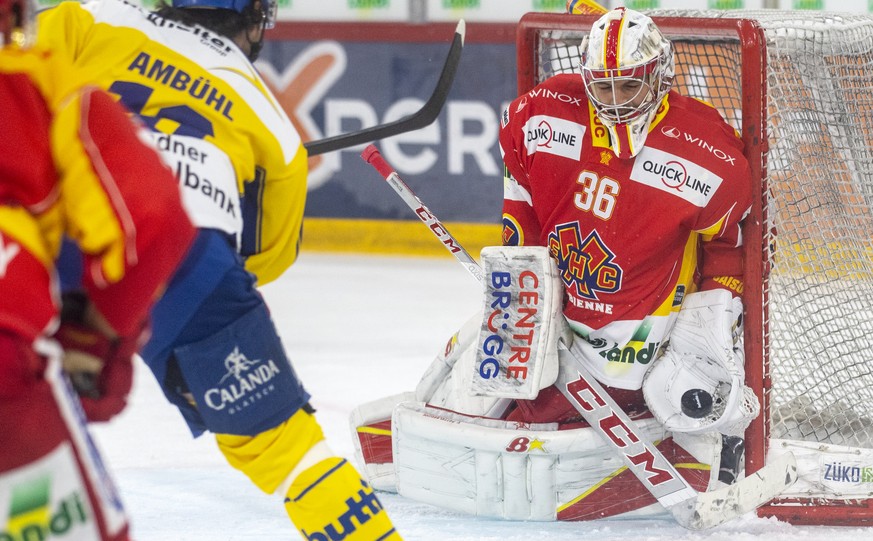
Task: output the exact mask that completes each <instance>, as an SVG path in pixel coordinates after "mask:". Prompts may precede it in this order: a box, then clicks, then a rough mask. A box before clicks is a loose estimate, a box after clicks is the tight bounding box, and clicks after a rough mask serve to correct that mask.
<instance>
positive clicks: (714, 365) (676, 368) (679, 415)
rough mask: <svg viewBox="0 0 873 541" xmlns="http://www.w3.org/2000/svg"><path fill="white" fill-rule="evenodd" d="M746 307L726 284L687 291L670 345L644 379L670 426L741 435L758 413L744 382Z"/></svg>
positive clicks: (654, 407)
mask: <svg viewBox="0 0 873 541" xmlns="http://www.w3.org/2000/svg"><path fill="white" fill-rule="evenodd" d="M742 313H743V307H742V303H741V302H740V299H738V298H734V297H733V296H732V295H731V293H730V292H729V291H726V290H722V289H719V290H711V291H702V292H697V293H692V294H690V295H688V296H687V297H686V299H685V302H684V303H683V304H682V309H681V310H680V311H679V315H678V317H677V319H676V325H675V327H674V328H673V331H672V333H671V334H670V342H669V344H668V345H667V349H666V351H665V352H664V354H663V355H662V356H661V357H660V358H659V359H657V360H656V361H655V363H654V364H653V366H652V368H651V369H650V370H649V372H648V373H647V374H646V378H645V380H644V381H643V395H644V396H645V399H646V403H647V405H648V406H649V409H650V410H651V412H652V414H653V415H654V416H655V418H656V419H657V420H658V421H660V422H661V423H662V424H664V426H665V427H666V428H667V429H668V430H670V431H671V432H684V433H688V434H700V433H704V432H720V433H722V434H726V435H728V436H742V435H743V433H744V432H745V430H746V427H748V426H749V423H751V422H752V420H753V419H754V418H755V417H757V416H758V412H759V411H760V406H759V404H758V399H757V397H756V396H755V393H754V391H752V389H751V388H749V387H747V386H746V385H745V383H744V382H745V368H744V362H745V355H744V354H743V347H742V323H741V318H742Z"/></svg>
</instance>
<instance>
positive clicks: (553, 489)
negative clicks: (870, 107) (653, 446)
mask: <svg viewBox="0 0 873 541" xmlns="http://www.w3.org/2000/svg"><path fill="white" fill-rule="evenodd" d="M392 421H393V438H394V465H395V469H396V476H397V488H398V492H399V493H400V494H401V495H403V496H406V497H409V498H411V499H414V500H418V501H422V502H425V503H429V504H432V505H437V506H440V507H444V508H448V509H452V510H455V511H460V512H463V513H468V514H472V515H480V516H487V517H494V518H502V519H510V520H541V521H551V520H556V519H558V520H586V519H591V518H599V517H603V516H611V515H615V514H616V508H620V510H621V513H638V512H651V508H650V507H649V506H651V505H652V504H653V501H654V500H653V498H651V496H650V495H649V494H648V492H646V491H645V489H644V488H643V487H642V485H641V484H639V482H638V481H636V480H635V479H633V478H632V476H630V477H631V478H630V479H628V483H627V484H623V485H622V486H621V490H619V491H617V492H616V491H612V492H611V493H610V494H607V493H608V492H610V491H606V490H601V489H602V487H603V486H605V485H607V484H609V483H612V482H613V481H612V479H613V478H615V477H616V476H617V475H618V474H619V473H620V472H622V471H624V468H623V464H622V462H621V460H620V459H619V458H618V457H617V456H616V455H615V453H614V451H612V449H611V448H609V447H607V446H606V445H605V444H604V442H603V441H602V440H601V438H600V436H598V435H597V432H595V431H594V430H593V429H591V428H577V429H572V430H558V429H557V428H558V426H557V424H555V423H544V424H524V425H519V424H518V423H514V422H507V421H499V420H494V419H483V418H478V417H470V416H465V415H461V414H457V413H452V412H447V411H444V410H440V409H435V408H429V407H427V406H425V405H423V404H420V403H410V402H405V403H402V404H400V405H398V406H397V407H396V408H395V410H394V416H393V420H392ZM637 425H638V427H639V428H640V430H641V431H642V433H643V434H644V435H645V436H646V437H647V438H651V439H652V440H656V441H657V440H662V439H664V438H665V436H666V433H665V432H664V430H663V428H662V427H661V425H660V424H659V423H657V422H656V421H655V420H653V419H647V420H642V421H637ZM610 486H612V485H610ZM634 491H636V493H637V494H638V496H639V497H637V498H635V497H634V496H633V493H634ZM619 493H620V495H619ZM602 496H603V497H606V498H611V499H608V500H604V501H601V502H599V503H598V502H596V501H595V500H599V499H600V498H601V497H602ZM616 498H618V499H619V500H620V501H621V502H625V501H626V500H632V501H634V502H636V503H637V504H638V505H636V507H634V505H629V506H623V507H622V506H621V505H616V501H618V500H616ZM583 500H584V502H583ZM580 502H581V503H580ZM582 508H585V509H586V511H585V512H582V511H580V509H582ZM592 509H596V510H597V511H591V510H592Z"/></svg>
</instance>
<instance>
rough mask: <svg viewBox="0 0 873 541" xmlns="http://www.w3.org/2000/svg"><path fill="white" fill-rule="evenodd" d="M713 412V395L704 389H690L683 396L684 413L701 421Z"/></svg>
mask: <svg viewBox="0 0 873 541" xmlns="http://www.w3.org/2000/svg"><path fill="white" fill-rule="evenodd" d="M711 411H712V395H711V394H709V393H708V392H706V391H704V390H703V389H689V390H687V391H685V393H684V394H683V395H682V413H684V414H685V415H687V416H688V417H691V418H692V419H700V418H701V417H705V416H707V415H709V413H710V412H711Z"/></svg>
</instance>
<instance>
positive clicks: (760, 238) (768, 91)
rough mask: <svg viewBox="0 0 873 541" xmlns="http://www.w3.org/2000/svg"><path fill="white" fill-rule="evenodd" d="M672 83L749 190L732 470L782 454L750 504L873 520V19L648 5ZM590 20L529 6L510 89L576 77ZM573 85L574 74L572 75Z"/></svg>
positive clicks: (833, 520)
mask: <svg viewBox="0 0 873 541" xmlns="http://www.w3.org/2000/svg"><path fill="white" fill-rule="evenodd" d="M647 14H649V15H650V16H652V17H653V18H654V19H655V21H656V23H657V24H658V26H659V28H661V30H662V31H663V32H664V34H665V35H666V36H668V37H669V38H670V39H671V40H672V41H673V43H674V46H675V50H676V68H677V76H676V87H677V89H678V90H679V92H681V93H683V94H686V95H690V96H694V97H697V98H701V99H703V100H705V101H708V102H709V103H711V104H713V105H714V106H715V107H717V108H718V109H719V110H720V111H721V113H722V114H723V115H724V116H725V118H726V119H727V120H728V122H730V123H731V124H732V125H733V126H734V127H735V128H737V130H739V132H740V133H741V135H742V137H743V139H744V141H745V144H746V155H747V157H748V159H749V161H750V163H751V165H752V170H753V173H754V179H755V182H756V184H757V186H756V191H757V193H758V195H759V197H757V198H756V199H755V201H754V203H753V209H752V215H751V216H750V217H749V218H748V219H747V220H746V223H745V226H744V237H745V249H746V278H745V291H744V300H745V305H746V327H745V349H746V363H747V367H746V371H747V378H748V383H749V385H750V386H752V387H753V388H755V389H756V390H757V392H758V393H759V399H760V400H761V404H762V409H763V414H762V415H761V416H760V417H759V418H758V419H757V420H756V421H755V423H753V425H752V426H751V427H750V428H749V430H748V432H747V434H746V445H747V456H746V471H747V472H753V471H755V470H757V469H758V468H759V467H760V466H761V465H762V464H764V463H765V461H766V460H767V457H768V456H769V457H773V456H774V455H775V454H778V453H784V452H786V451H788V450H790V451H792V452H794V453H795V455H796V456H797V458H798V465H799V474H800V477H799V480H798V482H797V483H796V484H795V485H794V486H793V487H792V488H791V489H790V492H789V493H787V494H785V495H784V498H782V499H780V500H779V501H776V502H773V503H772V504H771V505H768V506H766V507H765V508H763V509H762V510H761V514H762V515H766V516H777V517H779V518H781V519H783V520H787V521H789V522H794V523H806V524H865V523H871V522H873V258H871V257H873V212H871V205H873V16H849V15H837V14H828V13H816V12H782V11H760V12H756V11H742V12H724V11H666V10H661V11H653V12H647ZM594 20H596V17H590V16H580V15H561V14H544V13H529V14H527V15H525V16H524V17H523V18H522V20H521V22H520V24H519V28H518V39H517V46H518V86H519V91H520V92H524V91H527V90H529V89H530V88H531V87H532V86H534V85H535V84H536V83H538V82H540V81H542V80H544V79H545V78H547V77H549V76H551V75H553V74H556V73H560V72H572V71H577V69H578V61H579V50H580V49H579V47H580V45H581V43H582V41H583V39H584V37H585V35H586V34H587V31H588V29H589V28H590V26H591V24H592V23H593V22H594ZM580 84H581V83H580Z"/></svg>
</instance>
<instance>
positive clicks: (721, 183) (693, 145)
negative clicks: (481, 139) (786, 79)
mask: <svg viewBox="0 0 873 541" xmlns="http://www.w3.org/2000/svg"><path fill="white" fill-rule="evenodd" d="M500 145H501V150H502V153H503V156H504V162H505V165H506V168H507V170H508V175H507V178H506V180H505V186H504V215H503V241H504V244H508V245H540V246H547V247H549V249H550V251H551V253H552V256H553V257H554V258H555V260H556V261H557V262H558V267H559V269H560V275H561V278H562V281H563V283H564V286H565V290H566V305H565V308H564V314H565V315H566V316H567V319H568V320H569V322H570V325H571V327H572V328H573V330H574V331H575V332H576V333H577V334H578V335H580V336H581V337H582V338H584V339H585V342H586V343H585V346H586V347H585V350H586V352H587V353H588V355H587V357H588V359H587V362H588V364H589V365H590V368H591V369H592V370H593V371H594V373H595V374H596V375H597V377H598V378H599V379H600V380H601V381H602V382H603V383H605V384H607V385H610V386H613V387H618V388H623V389H638V388H640V386H641V385H642V379H643V376H644V374H645V372H646V369H647V367H648V365H649V363H650V362H651V361H652V360H653V359H654V357H655V355H656V353H657V352H658V349H659V347H660V345H661V344H662V343H663V342H664V340H665V338H666V336H667V334H668V333H669V330H670V328H671V327H672V324H673V321H674V319H675V315H676V313H677V312H678V309H679V306H680V304H681V303H682V299H683V297H684V296H685V295H686V294H687V293H690V292H692V291H694V290H696V289H698V288H699V287H704V288H709V287H713V286H716V285H718V284H719V283H725V284H729V285H731V284H732V285H734V287H735V288H740V289H741V286H739V284H740V283H741V282H740V281H739V280H738V279H739V278H740V277H741V274H742V253H741V248H740V245H741V234H740V220H741V219H742V218H743V217H744V216H745V215H746V214H747V213H748V209H749V206H750V201H751V178H750V170H749V166H748V163H747V161H746V159H745V158H744V156H743V145H742V142H741V140H740V139H739V138H738V137H737V136H736V133H735V131H734V130H733V129H732V128H731V127H730V126H729V125H727V124H726V123H725V122H724V120H723V119H722V117H721V116H720V115H719V113H718V112H717V111H716V110H715V109H713V108H712V107H710V106H708V105H706V104H704V103H701V102H700V101H697V100H695V99H692V98H688V97H685V96H681V95H679V94H677V93H676V92H671V93H670V94H669V95H668V97H667V99H666V100H665V102H664V104H663V106H662V107H661V108H660V109H659V111H658V112H657V116H656V118H655V119H654V121H653V122H652V125H651V127H650V130H649V134H648V138H647V139H646V144H645V147H644V148H643V149H642V150H641V151H640V152H639V154H637V155H636V156H635V157H634V158H632V159H629V160H620V159H618V158H617V157H616V156H615V155H614V154H613V153H612V151H611V150H610V149H609V141H608V135H607V134H606V130H605V129H603V127H602V125H601V124H600V122H599V120H598V119H597V117H596V115H595V114H594V111H593V108H592V107H591V106H590V105H589V103H588V99H587V97H586V94H585V90H584V87H583V83H582V81H581V80H580V78H579V76H578V75H558V76H555V77H552V78H550V79H548V80H547V81H545V82H544V83H543V84H541V85H540V86H538V87H536V88H534V89H533V90H531V91H530V92H528V93H527V94H524V95H522V96H520V97H518V98H517V99H516V100H515V101H513V102H512V103H511V104H510V105H509V107H508V108H507V109H506V110H505V111H504V113H503V115H502V119H501V131H500ZM734 294H735V295H736V294H739V291H736V290H735V291H734Z"/></svg>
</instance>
